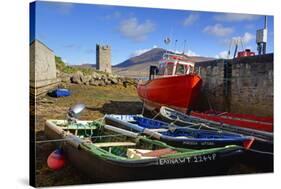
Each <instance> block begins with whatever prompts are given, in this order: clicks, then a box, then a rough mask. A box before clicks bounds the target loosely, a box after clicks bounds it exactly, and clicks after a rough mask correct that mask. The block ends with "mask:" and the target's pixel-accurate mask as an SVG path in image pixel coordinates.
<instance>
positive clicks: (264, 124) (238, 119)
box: [191, 112, 273, 132]
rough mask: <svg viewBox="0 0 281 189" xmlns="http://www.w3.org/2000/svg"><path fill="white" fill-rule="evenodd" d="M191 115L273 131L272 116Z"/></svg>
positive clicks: (196, 113)
mask: <svg viewBox="0 0 281 189" xmlns="http://www.w3.org/2000/svg"><path fill="white" fill-rule="evenodd" d="M191 115H192V116H194V117H198V118H202V119H206V120H210V121H215V122H219V123H225V124H229V125H235V126H239V127H244V128H249V129H255V130H259V131H267V132H273V118H272V117H257V116H254V115H247V114H232V113H222V114H219V115H214V114H208V113H198V112H192V113H191Z"/></svg>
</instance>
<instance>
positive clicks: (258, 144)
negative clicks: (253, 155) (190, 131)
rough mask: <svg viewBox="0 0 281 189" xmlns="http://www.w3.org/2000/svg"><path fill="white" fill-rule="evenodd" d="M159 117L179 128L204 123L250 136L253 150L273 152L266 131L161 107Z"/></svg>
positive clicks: (271, 138)
mask: <svg viewBox="0 0 281 189" xmlns="http://www.w3.org/2000/svg"><path fill="white" fill-rule="evenodd" d="M159 115H160V116H161V119H163V120H165V121H166V122H169V123H174V124H177V125H181V126H186V125H190V124H194V123H205V124H206V125H208V126H210V127H212V128H217V129H220V130H224V131H229V132H233V133H239V134H242V135H245V136H252V137H254V138H255V141H254V143H253V145H252V148H253V149H257V150H261V151H266V152H270V153H272V152H273V133H272V132H267V131H261V130H256V129H252V128H247V127H241V126H237V125H231V124H228V123H224V122H218V121H214V120H209V119H203V118H201V117H195V116H193V115H186V114H184V113H182V112H179V111H176V110H174V109H172V108H168V107H164V106H162V107H161V108H160V112H159Z"/></svg>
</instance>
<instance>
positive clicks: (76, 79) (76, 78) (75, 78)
mask: <svg viewBox="0 0 281 189" xmlns="http://www.w3.org/2000/svg"><path fill="white" fill-rule="evenodd" d="M83 77H84V75H83V73H82V72H81V71H77V72H76V73H75V74H73V75H72V77H71V82H72V83H75V84H81V83H82V80H83Z"/></svg>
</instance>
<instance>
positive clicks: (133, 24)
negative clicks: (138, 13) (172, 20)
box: [119, 17, 155, 42]
mask: <svg viewBox="0 0 281 189" xmlns="http://www.w3.org/2000/svg"><path fill="white" fill-rule="evenodd" d="M154 30H155V25H154V24H153V23H152V22H151V21H150V20H146V21H145V22H143V23H139V21H138V20H137V18H135V17H133V18H129V19H127V20H123V21H122V22H121V23H120V26H119V31H120V32H121V34H122V35H123V36H125V37H128V38H130V39H132V40H134V41H136V42H141V41H144V40H145V39H146V38H147V35H148V34H149V33H151V32H153V31H154Z"/></svg>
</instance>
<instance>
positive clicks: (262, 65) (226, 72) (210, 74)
mask: <svg viewBox="0 0 281 189" xmlns="http://www.w3.org/2000/svg"><path fill="white" fill-rule="evenodd" d="M195 67H196V70H197V72H200V75H201V77H202V79H203V86H202V93H201V95H200V97H199V103H198V105H197V106H196V109H199V110H207V109H210V108H213V109H215V110H221V111H228V112H233V113H247V114H256V115H262V116H267V115H270V116H272V115H273V54H267V55H260V56H254V57H243V58H236V59H233V60H223V59H220V60H213V61H207V62H200V63H196V66H195Z"/></svg>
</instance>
